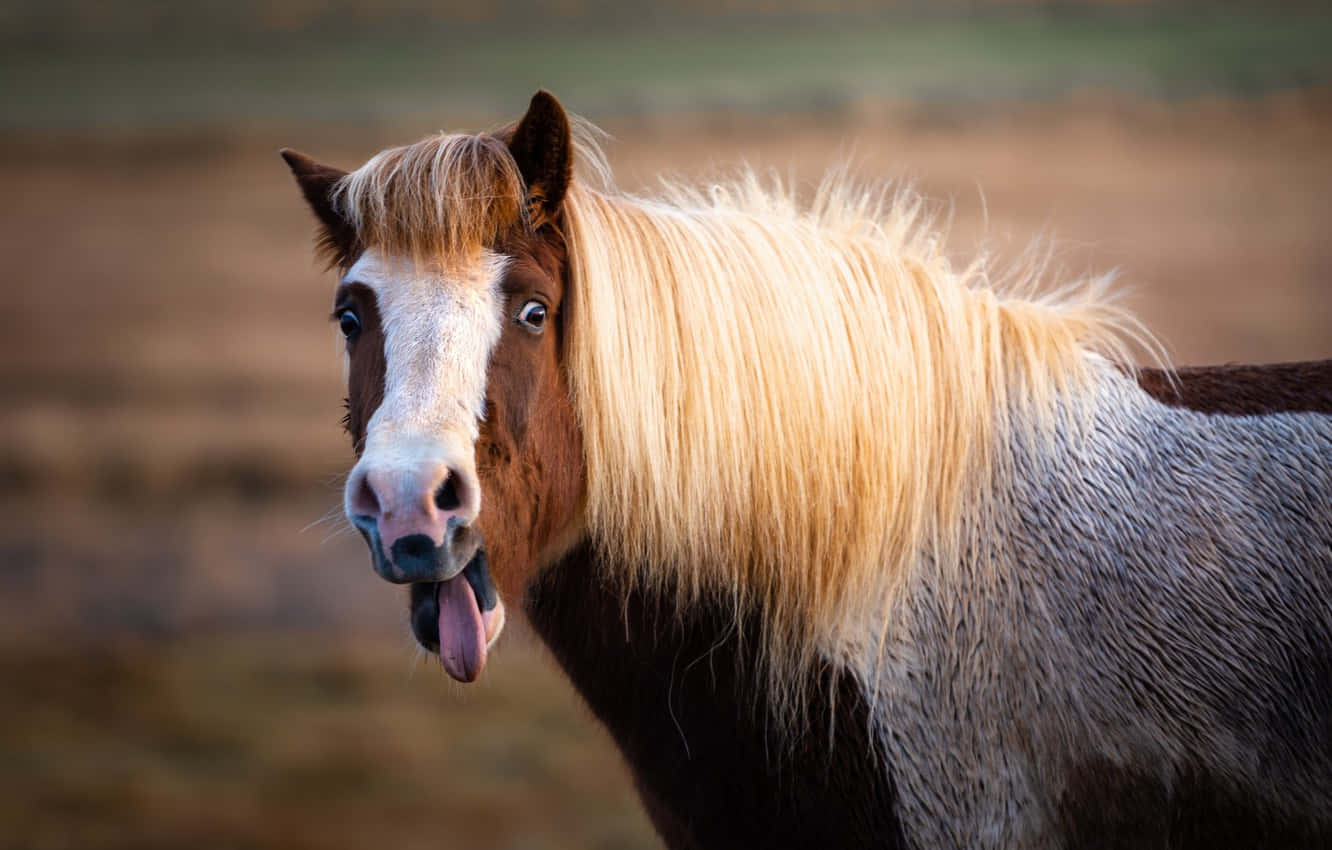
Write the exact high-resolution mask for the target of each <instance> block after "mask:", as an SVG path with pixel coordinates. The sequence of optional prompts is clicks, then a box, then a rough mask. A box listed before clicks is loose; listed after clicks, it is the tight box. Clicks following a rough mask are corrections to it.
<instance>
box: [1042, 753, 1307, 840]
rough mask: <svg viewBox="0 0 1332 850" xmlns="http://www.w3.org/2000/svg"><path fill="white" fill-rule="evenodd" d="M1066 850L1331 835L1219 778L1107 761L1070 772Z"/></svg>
mask: <svg viewBox="0 0 1332 850" xmlns="http://www.w3.org/2000/svg"><path fill="white" fill-rule="evenodd" d="M1059 816H1060V821H1061V824H1060V826H1061V827H1062V829H1063V830H1064V832H1065V834H1066V836H1067V842H1066V846H1068V847H1080V848H1103V850H1111V848H1114V850H1121V848H1122V850H1138V848H1142V850H1153V848H1160V850H1212V848H1218V850H1220V848H1236V850H1239V848H1244V850H1250V848H1264V850H1297V848H1298V850H1308V848H1315V847H1332V831H1328V827H1327V825H1326V823H1324V824H1323V825H1321V826H1320V825H1318V824H1313V823H1307V822H1299V821H1296V820H1293V819H1291V818H1289V817H1285V816H1282V815H1280V814H1277V813H1274V812H1268V811H1262V810H1261V809H1259V808H1257V807H1256V806H1255V805H1254V803H1253V801H1251V800H1248V799H1245V798H1244V797H1243V796H1242V795H1240V794H1239V793H1237V792H1236V791H1234V790H1232V789H1231V788H1229V787H1227V786H1226V785H1225V783H1223V782H1220V781H1218V780H1217V779H1215V778H1214V777H1211V776H1208V775H1206V774H1202V773H1198V772H1186V773H1184V774H1182V775H1180V776H1177V777H1176V778H1175V780H1174V782H1172V783H1171V784H1170V785H1169V786H1167V784H1166V783H1165V781H1163V779H1162V778H1161V777H1160V776H1156V775H1149V774H1148V773H1147V772H1145V771H1143V772H1138V771H1133V770H1130V769H1127V768H1124V767H1121V766H1118V765H1115V764H1113V763H1111V762H1109V761H1097V762H1088V763H1086V764H1082V765H1079V766H1077V767H1076V768H1075V769H1074V770H1073V771H1072V773H1071V774H1070V777H1069V781H1068V783H1067V785H1066V786H1065V790H1064V794H1063V796H1062V798H1061V800H1060V806H1059Z"/></svg>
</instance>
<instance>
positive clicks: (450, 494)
mask: <svg viewBox="0 0 1332 850" xmlns="http://www.w3.org/2000/svg"><path fill="white" fill-rule="evenodd" d="M457 479H458V477H457V476H456V475H450V476H449V477H448V479H446V480H445V481H444V483H443V484H441V485H439V489H438V490H436V491H435V507H437V508H439V509H440V510H441V511H446V512H452V511H456V510H458V508H461V507H462V499H461V498H460V497H459V496H458V485H457V484H456V483H455V482H456V481H457Z"/></svg>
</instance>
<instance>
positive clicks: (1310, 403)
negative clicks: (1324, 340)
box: [1138, 360, 1332, 416]
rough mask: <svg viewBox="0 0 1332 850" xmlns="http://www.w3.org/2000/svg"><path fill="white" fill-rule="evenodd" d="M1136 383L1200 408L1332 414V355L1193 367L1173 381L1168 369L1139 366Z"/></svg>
mask: <svg viewBox="0 0 1332 850" xmlns="http://www.w3.org/2000/svg"><path fill="white" fill-rule="evenodd" d="M1138 385H1139V386H1141V387H1142V388H1143V389H1144V390H1146V391H1147V392H1148V393H1149V394H1150V395H1151V396H1152V397H1153V398H1155V399H1156V400H1157V401H1159V402H1161V403H1163V404H1168V405H1170V406H1172V407H1186V408H1188V409H1190V410H1196V411H1198V412H1200V413H1222V414H1227V415H1232V416H1262V415H1265V414H1271V413H1328V414H1332V360H1311V361H1306V362H1302V363H1269V364H1265V365H1237V364H1228V365H1225V366H1192V367H1187V368H1184V369H1180V370H1178V371H1177V372H1176V373H1175V382H1174V383H1172V382H1171V380H1170V374H1169V373H1168V372H1165V371H1162V370H1160V369H1140V370H1138Z"/></svg>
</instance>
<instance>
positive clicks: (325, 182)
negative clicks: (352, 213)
mask: <svg viewBox="0 0 1332 850" xmlns="http://www.w3.org/2000/svg"><path fill="white" fill-rule="evenodd" d="M280 153H281V154H282V158H283V159H284V160H286V161H287V165H288V166H289V167H290V168H291V173H292V175H294V176H295V178H296V183H297V185H299V186H300V187H301V194H302V195H304V196H305V202H306V203H308V204H309V205H310V209H311V210H312V211H313V212H314V214H315V218H317V219H319V223H320V224H321V225H323V228H324V238H323V239H322V240H321V241H322V242H323V243H324V244H325V245H327V246H328V247H329V248H331V249H333V251H334V252H335V253H336V254H337V257H338V258H343V257H346V256H349V255H350V254H351V253H352V246H353V243H354V242H355V241H356V234H355V232H354V231H353V229H352V227H351V225H349V224H348V223H347V220H346V219H345V218H343V217H342V215H340V214H339V213H338V211H337V209H336V208H335V207H334V206H333V189H334V187H336V186H337V184H338V181H339V180H341V179H342V178H343V177H346V176H347V172H345V171H342V170H340V169H337V168H333V167H331V166H328V165H323V164H322V163H319V162H315V161H314V160H313V159H311V158H310V157H308V156H306V155H305V154H303V153H301V152H300V151H294V150H292V149H291V148H283V149H282V150H281V151H280Z"/></svg>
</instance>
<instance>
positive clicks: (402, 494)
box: [287, 95, 583, 681]
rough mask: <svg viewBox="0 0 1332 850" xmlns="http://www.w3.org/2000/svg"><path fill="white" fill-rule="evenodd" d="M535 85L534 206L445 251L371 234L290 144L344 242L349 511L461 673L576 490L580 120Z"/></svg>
mask: <svg viewBox="0 0 1332 850" xmlns="http://www.w3.org/2000/svg"><path fill="white" fill-rule="evenodd" d="M541 97H542V96H540V95H539V96H538V98H534V100H533V107H532V109H531V110H530V111H529V113H528V115H527V116H526V117H525V118H524V119H523V121H522V122H520V123H519V125H518V126H517V128H516V129H515V130H514V131H513V132H512V133H509V134H506V136H505V137H506V141H507V144H508V145H509V148H510V151H511V153H512V155H513V156H514V159H515V161H516V162H517V164H518V165H519V171H520V173H521V174H522V175H523V179H524V182H525V184H526V188H527V190H528V192H529V196H528V205H529V216H528V221H527V223H526V224H522V223H519V224H516V225H514V226H513V227H512V228H511V229H510V230H509V232H507V233H506V234H505V235H503V236H501V237H500V238H498V239H497V240H496V241H495V243H494V244H492V245H489V246H486V247H484V248H483V249H481V250H479V251H477V252H475V253H474V255H472V256H470V257H468V258H467V259H466V260H465V261H457V262H454V263H451V264H450V265H449V266H448V267H443V266H440V265H431V264H423V263H421V262H420V261H413V260H411V259H408V258H406V257H401V256H394V255H393V254H391V253H388V252H386V251H383V250H381V249H379V248H376V247H374V246H371V247H369V248H362V247H361V246H360V245H359V242H358V240H357V239H356V237H355V235H354V234H353V233H352V232H351V230H350V227H349V226H348V225H347V224H345V223H344V222H343V221H342V220H341V218H340V215H339V213H338V212H337V211H336V210H335V209H333V208H332V205H331V204H329V203H328V197H329V191H330V190H331V189H332V186H333V185H334V184H335V183H336V179H337V178H338V176H340V172H335V171H332V170H331V169H325V168H323V167H322V166H318V165H317V164H315V163H313V162H311V161H309V160H307V159H305V158H304V157H300V156H299V155H295V154H288V155H287V159H288V162H289V163H290V164H291V165H292V167H293V170H294V171H296V174H297V178H298V180H299V181H300V183H301V187H302V189H303V190H304V191H305V194H306V197H307V199H308V200H310V202H311V204H312V206H314V208H315V212H316V214H318V215H319V217H320V218H321V220H323V221H324V224H325V230H326V234H327V235H328V236H329V238H330V239H331V240H338V239H344V240H346V242H347V244H346V245H345V246H338V247H339V250H340V253H341V256H342V257H343V268H344V274H343V276H342V279H341V281H340V283H339V286H338V289H337V294H336V296H335V300H334V310H333V318H334V319H335V321H337V322H338V324H339V327H340V329H341V330H342V332H343V334H344V336H345V337H346V345H347V367H348V368H347V396H348V397H347V430H348V432H349V434H350V436H351V439H352V444H353V446H354V448H355V450H356V453H357V455H358V460H357V462H356V465H355V466H354V467H353V468H352V471H351V474H350V475H349V476H348V479H347V485H346V492H345V507H346V512H347V516H348V519H349V520H350V521H351V522H352V524H353V525H355V526H356V527H357V528H358V529H359V530H360V531H361V533H362V535H363V536H364V538H365V540H366V543H367V545H368V546H369V548H370V557H371V560H372V562H373V564H374V568H375V570H376V572H378V573H379V575H380V576H382V577H383V578H385V579H387V580H389V581H392V582H396V583H405V584H410V585H411V607H412V611H411V622H412V629H413V632H414V633H415V634H416V637H417V639H418V640H419V641H420V642H421V643H422V644H423V645H424V646H426V647H427V648H429V649H431V650H433V651H438V652H439V654H440V657H441V660H442V661H443V663H444V666H445V668H446V669H447V671H448V672H449V674H450V675H451V676H453V677H454V678H455V679H458V680H460V681H471V680H473V679H475V678H476V677H477V676H478V675H479V674H480V672H481V670H482V668H483V667H484V665H485V660H486V654H487V650H488V648H489V646H490V645H491V644H493V643H494V641H495V639H496V638H497V637H498V636H499V633H500V631H501V629H502V628H503V626H504V602H503V601H502V600H503V599H505V598H508V599H509V600H513V599H515V598H517V597H518V596H519V595H520V594H521V593H522V591H523V588H524V587H525V586H526V584H527V582H528V580H530V578H531V577H532V576H533V575H534V574H535V572H536V570H537V568H538V567H539V566H540V565H541V564H542V563H544V562H545V560H547V559H549V558H550V557H552V556H553V555H555V554H558V552H559V550H560V549H561V547H562V546H563V545H567V543H568V542H570V541H571V538H572V537H573V536H574V531H573V529H574V527H575V525H576V522H575V521H576V517H577V513H578V506H579V504H580V501H581V496H582V487H583V469H582V447H581V443H580V441H579V433H578V429H577V426H576V424H575V422H576V420H575V417H574V413H573V409H572V406H571V404H570V401H569V393H568V387H567V386H566V383H565V380H564V377H563V373H562V371H561V369H560V363H559V356H560V343H561V339H560V338H561V329H562V326H563V323H562V320H561V312H560V311H561V306H562V302H563V296H564V282H565V279H566V274H565V253H564V247H563V245H564V243H563V239H562V237H561V235H560V233H559V231H558V229H557V226H558V222H559V204H560V202H561V200H562V198H563V196H564V192H565V188H566V187H567V181H568V174H569V162H568V156H569V150H570V148H569V145H568V120H567V118H566V117H565V115H564V113H563V110H562V109H560V107H559V105H558V103H556V102H555V101H554V99H553V98H550V97H549V96H548V95H545V96H544V98H545V99H544V100H542V99H540V98H541ZM561 133H562V135H561ZM552 146H553V147H555V148H556V152H555V155H553V156H552V155H551V153H550V151H549V148H550V147H552Z"/></svg>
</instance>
